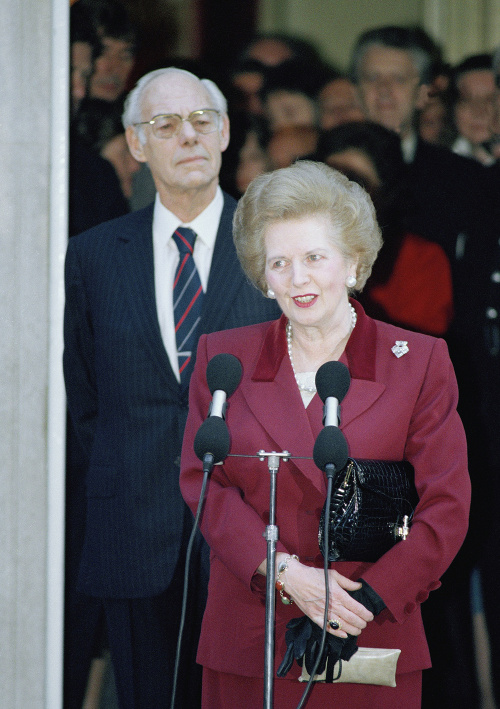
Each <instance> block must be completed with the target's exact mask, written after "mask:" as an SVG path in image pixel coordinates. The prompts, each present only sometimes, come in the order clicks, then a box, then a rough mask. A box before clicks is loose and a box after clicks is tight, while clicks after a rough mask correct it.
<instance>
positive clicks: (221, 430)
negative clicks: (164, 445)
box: [194, 354, 243, 474]
mask: <svg viewBox="0 0 500 709" xmlns="http://www.w3.org/2000/svg"><path fill="white" fill-rule="evenodd" d="M242 372H243V370H242V367H241V363H240V361H239V359H238V358H237V357H235V356H234V355H231V354H218V355H215V357H212V359H211V360H210V362H209V363H208V365H207V384H208V388H209V389H210V393H211V394H212V402H211V404H210V407H209V410H208V418H207V419H206V420H205V421H204V422H203V423H202V424H201V426H200V428H199V429H198V431H197V433H196V436H195V439H194V452H195V453H196V455H197V456H198V458H199V459H200V460H201V461H202V462H203V473H207V474H208V473H210V472H211V470H212V468H213V467H214V465H215V463H216V462H217V461H219V460H223V459H224V458H225V457H226V456H227V454H228V453H229V448H230V444H231V442H230V438H229V431H228V428H227V425H226V422H225V412H226V399H227V398H228V397H229V396H231V394H233V393H234V391H235V390H236V388H237V386H238V384H239V383H240V380H241V375H242Z"/></svg>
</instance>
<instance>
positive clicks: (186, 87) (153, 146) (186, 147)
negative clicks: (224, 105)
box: [127, 74, 229, 204]
mask: <svg viewBox="0 0 500 709" xmlns="http://www.w3.org/2000/svg"><path fill="white" fill-rule="evenodd" d="M203 108H214V105H213V102H212V100H211V98H210V96H209V94H208V92H207V90H206V89H205V87H204V86H203V84H202V83H201V82H200V81H198V80H195V79H191V78H190V77H185V76H180V75H175V74H170V75H163V76H160V77H159V78H158V79H156V80H155V81H153V82H152V83H151V84H150V85H149V86H148V88H147V89H146V93H145V95H144V100H143V104H142V120H143V121H148V120H151V119H152V118H154V117H155V116H159V115H162V114H168V113H176V114H178V115H179V116H181V117H182V118H187V117H188V116H189V114H190V113H192V112H193V111H197V110H200V109H203ZM220 126H221V127H220V129H219V130H216V131H215V132H213V133H208V134H205V135H203V134H201V133H197V132H196V131H195V129H194V128H193V126H192V125H191V123H190V122H189V121H184V122H183V123H181V125H180V128H179V130H178V132H177V133H176V134H175V135H174V136H172V137H171V138H166V139H165V138H157V137H156V136H155V135H154V132H153V128H152V126H149V125H145V126H142V129H143V130H144V135H145V138H146V141H145V143H144V144H142V143H141V142H140V140H139V136H138V134H137V132H136V130H135V129H134V128H132V127H130V126H129V128H127V140H128V143H129V147H130V150H131V152H132V154H133V156H134V157H135V158H136V160H139V161H140V162H147V163H148V165H149V167H150V169H151V172H152V175H153V178H154V181H155V185H156V189H157V190H158V192H159V194H160V197H161V198H162V202H163V204H166V203H167V202H170V201H171V200H172V199H175V197H176V196H177V197H181V196H185V195H186V193H191V195H194V193H196V192H200V193H207V194H209V195H210V196H212V195H215V189H216V187H217V184H218V178H219V171H220V166H221V153H222V152H223V151H224V150H225V149H226V148H227V145H228V143H229V121H228V119H227V116H224V117H223V118H221V119H220ZM163 196H164V198H163Z"/></svg>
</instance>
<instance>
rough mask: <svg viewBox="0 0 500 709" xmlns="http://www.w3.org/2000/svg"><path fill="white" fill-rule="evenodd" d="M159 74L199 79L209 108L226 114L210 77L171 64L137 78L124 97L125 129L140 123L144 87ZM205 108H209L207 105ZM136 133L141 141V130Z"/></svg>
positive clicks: (123, 117) (224, 102) (223, 100)
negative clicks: (207, 97) (205, 91)
mask: <svg viewBox="0 0 500 709" xmlns="http://www.w3.org/2000/svg"><path fill="white" fill-rule="evenodd" d="M161 76H184V77H186V78H190V79H194V80H195V81H199V82H200V83H201V84H203V86H204V87H205V89H206V90H207V92H208V95H209V97H210V100H211V102H212V106H210V108H215V109H216V110H217V111H220V113H221V115H224V114H227V101H226V98H225V96H224V94H223V93H222V91H221V90H220V89H219V87H218V86H217V84H215V83H214V82H213V81H211V79H200V78H199V77H198V76H196V75H195V74H192V73H191V72H190V71H186V70H185V69H177V68H176V67H173V66H172V67H166V68H165V69H156V70H155V71H150V72H149V73H148V74H145V75H144V76H142V77H141V78H140V79H139V81H138V82H137V84H136V85H135V86H134V88H133V89H132V91H131V92H130V93H129V94H128V96H127V98H126V99H125V104H124V110H123V115H122V123H123V126H124V128H125V129H127V127H128V126H133V125H134V123H140V122H141V121H142V102H143V98H144V94H145V92H146V89H147V88H148V87H149V86H150V84H152V83H153V81H156V79H158V78H159V77H161ZM206 108H209V106H207V107H206ZM138 135H139V137H140V138H141V142H143V140H144V134H143V132H142V131H138Z"/></svg>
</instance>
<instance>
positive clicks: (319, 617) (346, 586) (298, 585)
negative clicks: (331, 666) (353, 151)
mask: <svg viewBox="0 0 500 709" xmlns="http://www.w3.org/2000/svg"><path fill="white" fill-rule="evenodd" d="M286 556H287V555H286V554H278V555H277V566H278V565H279V563H280V561H282V560H283V559H284V558H285V557H286ZM328 575H329V586H330V601H329V606H328V620H332V621H336V622H338V623H339V626H340V627H339V628H338V629H334V628H332V627H331V626H330V625H329V624H328V626H327V630H328V632H329V633H332V635H336V636H337V637H339V638H346V637H347V634H349V635H359V634H360V633H361V631H362V630H363V628H366V625H367V623H369V622H370V621H371V620H373V617H374V616H373V613H371V612H370V611H369V610H367V609H366V608H365V607H364V606H363V605H362V604H361V603H358V602H357V601H355V600H354V598H352V597H351V596H350V595H349V593H348V591H356V590H357V589H359V588H361V584H360V583H358V582H357V581H351V579H348V578H347V577H346V576H342V575H341V574H339V573H338V572H337V571H329V572H328ZM281 578H282V579H283V580H284V583H285V593H286V594H287V595H288V596H290V597H291V598H292V600H293V602H294V603H295V604H296V605H297V606H298V608H300V609H301V611H303V613H305V614H306V615H307V616H309V618H310V619H311V620H312V621H313V622H314V623H316V624H317V625H319V627H320V628H322V627H323V619H324V618H323V617H324V610H325V576H324V572H323V570H322V569H315V568H311V567H310V566H305V565H304V564H301V563H300V561H297V560H296V559H293V558H290V559H289V561H288V568H287V570H286V571H285V572H284V573H283V574H282V576H281Z"/></svg>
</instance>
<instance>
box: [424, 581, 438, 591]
mask: <svg viewBox="0 0 500 709" xmlns="http://www.w3.org/2000/svg"><path fill="white" fill-rule="evenodd" d="M440 586H441V581H432V582H431V583H430V584H429V585H428V586H427V590H428V591H436V590H437V589H438V588H439V587H440Z"/></svg>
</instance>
